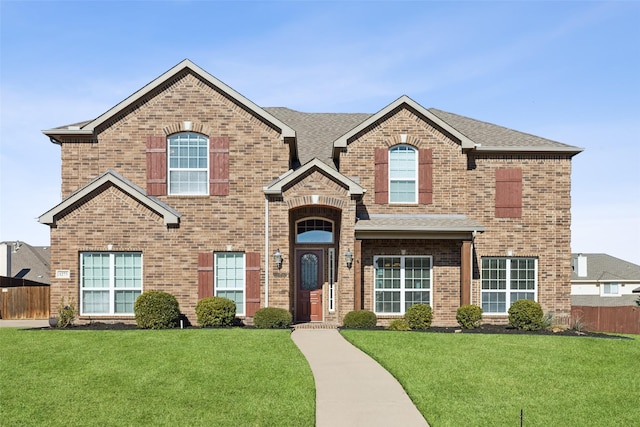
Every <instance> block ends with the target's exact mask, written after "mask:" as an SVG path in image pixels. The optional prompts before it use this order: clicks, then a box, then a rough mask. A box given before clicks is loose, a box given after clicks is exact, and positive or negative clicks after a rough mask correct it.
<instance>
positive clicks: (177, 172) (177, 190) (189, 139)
mask: <svg viewBox="0 0 640 427" xmlns="http://www.w3.org/2000/svg"><path fill="white" fill-rule="evenodd" d="M168 142H169V194H187V195H194V194H209V139H208V138H207V137H206V136H204V135H200V134H198V133H193V132H181V133H177V134H175V135H171V136H170V137H169V138H168Z"/></svg>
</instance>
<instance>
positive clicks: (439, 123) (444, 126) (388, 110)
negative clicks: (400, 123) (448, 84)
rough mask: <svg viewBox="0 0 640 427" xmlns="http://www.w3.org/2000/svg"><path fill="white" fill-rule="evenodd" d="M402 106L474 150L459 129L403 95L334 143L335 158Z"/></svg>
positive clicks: (464, 146) (463, 145) (470, 142)
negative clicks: (353, 140)
mask: <svg viewBox="0 0 640 427" xmlns="http://www.w3.org/2000/svg"><path fill="white" fill-rule="evenodd" d="M402 106H406V107H408V108H410V109H412V110H414V111H415V112H416V113H418V114H419V115H421V116H422V117H423V118H424V119H425V120H427V121H429V122H430V123H432V124H433V125H435V126H436V127H438V128H440V129H441V130H443V131H444V132H445V133H447V134H449V135H451V136H452V137H453V138H455V139H457V140H458V141H459V143H460V145H461V146H462V148H463V149H471V148H474V142H473V141H472V140H471V139H469V138H468V137H467V136H465V135H464V134H462V133H460V132H459V131H458V130H457V129H455V128H454V127H452V126H451V125H449V124H448V123H447V122H445V121H444V120H442V119H441V118H440V117H438V116H436V115H435V114H433V113H432V112H431V111H429V110H428V109H426V108H424V107H423V106H422V105H420V104H418V103H417V102H416V101H414V100H413V99H411V98H409V97H408V96H406V95H403V96H401V97H400V98H398V99H396V100H395V101H393V102H392V103H391V104H389V105H387V106H386V107H384V108H383V109H382V110H380V111H378V112H377V113H376V114H374V115H372V116H370V117H369V118H367V119H366V120H364V121H363V122H361V123H360V124H359V125H358V126H356V127H354V128H353V129H351V130H350V131H349V132H347V133H345V134H344V135H342V136H341V137H339V138H338V139H336V140H335V141H334V142H333V148H334V156H335V153H336V151H339V150H341V149H344V148H346V147H347V145H349V143H350V139H351V138H353V137H355V136H356V135H358V134H359V133H360V132H363V131H364V130H366V129H367V128H368V127H369V126H371V125H373V124H374V123H376V122H377V121H379V120H382V119H383V118H385V117H387V116H388V115H390V114H392V113H393V111H394V110H396V109H397V108H400V107H402Z"/></svg>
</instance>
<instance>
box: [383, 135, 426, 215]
mask: <svg viewBox="0 0 640 427" xmlns="http://www.w3.org/2000/svg"><path fill="white" fill-rule="evenodd" d="M399 147H407V148H410V149H412V150H413V151H414V153H415V157H416V158H415V171H416V178H415V183H416V185H415V192H414V197H413V201H412V202H392V201H391V182H392V181H404V180H392V179H391V150H393V149H394V148H399ZM419 157H420V152H419V151H418V149H417V148H416V147H414V146H412V145H408V144H401V145H394V146H393V147H389V151H388V161H387V163H388V165H387V177H388V182H387V188H388V189H389V204H392V205H415V204H418V193H419V182H418V179H419V177H420V171H419V169H418V168H419V167H420V159H419Z"/></svg>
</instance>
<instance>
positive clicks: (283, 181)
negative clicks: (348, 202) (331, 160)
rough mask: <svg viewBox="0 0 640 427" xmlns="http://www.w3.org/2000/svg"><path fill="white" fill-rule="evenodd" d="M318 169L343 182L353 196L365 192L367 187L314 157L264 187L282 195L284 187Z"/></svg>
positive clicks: (267, 190)
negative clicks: (361, 185)
mask: <svg viewBox="0 0 640 427" xmlns="http://www.w3.org/2000/svg"><path fill="white" fill-rule="evenodd" d="M313 169H315V170H318V171H320V172H321V173H324V174H325V175H327V176H329V177H331V178H332V179H333V180H335V181H336V182H338V183H340V184H342V185H343V186H344V187H345V188H347V189H348V191H349V194H350V195H351V196H361V195H363V194H364V193H365V191H366V190H365V189H364V188H362V187H360V185H358V184H357V183H356V182H355V181H353V180H351V179H349V178H347V177H346V176H344V175H343V174H341V173H340V172H338V171H337V170H335V169H333V168H331V167H330V166H329V165H328V164H326V163H325V162H322V161H320V160H319V159H313V160H311V161H309V162H307V163H306V164H304V165H302V166H301V167H299V168H298V169H296V170H295V171H289V172H287V173H285V174H284V175H282V176H281V177H279V178H278V179H276V180H275V181H273V182H272V183H271V184H269V185H267V186H266V187H264V192H265V194H271V195H281V194H282V192H283V191H284V189H285V188H286V187H287V186H288V185H289V184H292V183H294V182H296V181H297V180H298V178H299V177H301V176H303V175H304V174H306V173H307V172H309V171H311V170H313Z"/></svg>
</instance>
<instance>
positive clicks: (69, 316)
mask: <svg viewBox="0 0 640 427" xmlns="http://www.w3.org/2000/svg"><path fill="white" fill-rule="evenodd" d="M77 315H78V310H76V303H75V301H74V300H73V299H70V300H69V303H68V304H66V305H65V303H64V298H63V299H61V300H60V305H59V306H58V323H57V327H58V328H66V327H69V326H73V322H74V321H75V320H76V316H77Z"/></svg>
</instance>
